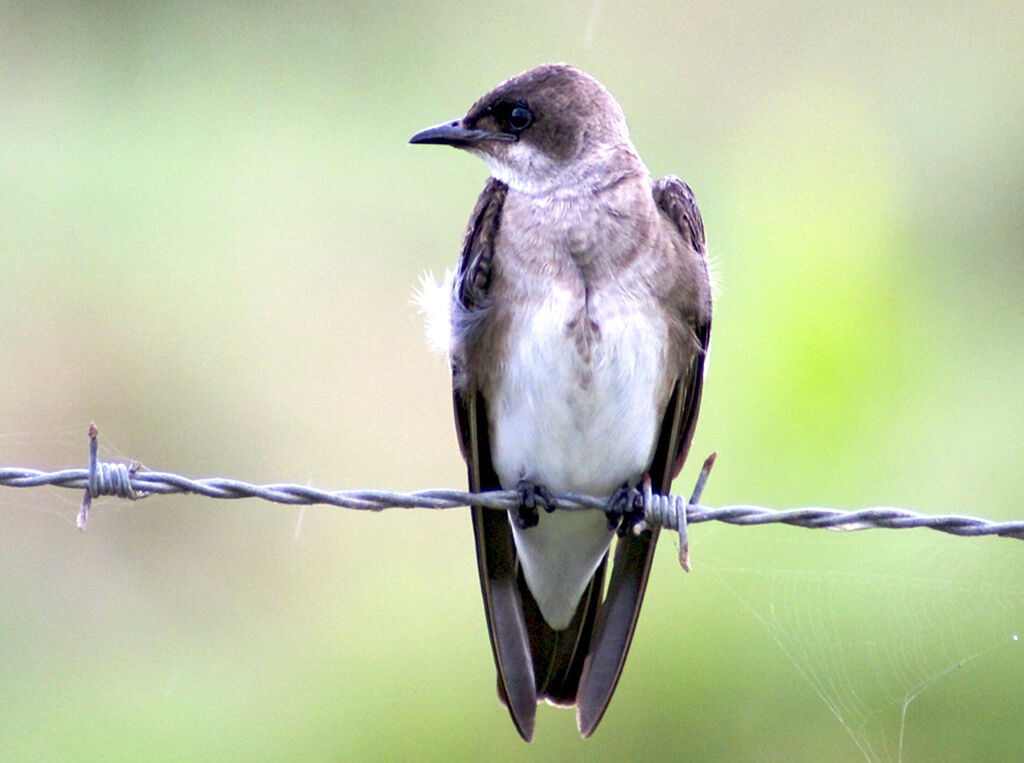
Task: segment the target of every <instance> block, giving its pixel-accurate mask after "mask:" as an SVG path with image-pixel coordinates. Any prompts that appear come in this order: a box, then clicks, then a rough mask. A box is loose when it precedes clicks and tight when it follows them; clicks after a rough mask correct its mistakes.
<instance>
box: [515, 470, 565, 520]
mask: <svg viewBox="0 0 1024 763" xmlns="http://www.w3.org/2000/svg"><path fill="white" fill-rule="evenodd" d="M516 492H517V493H519V508H518V509H517V510H516V512H515V514H514V519H515V523H516V527H518V528H519V529H520V530H526V529H527V528H530V527H536V526H537V523H538V522H540V515H539V514H538V513H537V509H540V508H543V509H544V511H546V512H548V513H549V514H550V513H551V512H552V511H554V510H555V508H557V505H556V503H555V498H554V496H552V495H551V493H550V492H548V489H547V488H546V487H544V486H543V485H537V484H536V483H534V482H531V481H530V480H520V481H519V484H518V485H516Z"/></svg>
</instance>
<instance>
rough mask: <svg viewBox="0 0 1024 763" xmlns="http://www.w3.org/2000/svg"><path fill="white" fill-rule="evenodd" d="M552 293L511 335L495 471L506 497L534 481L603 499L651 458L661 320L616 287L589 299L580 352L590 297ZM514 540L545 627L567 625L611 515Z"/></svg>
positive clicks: (545, 526)
mask: <svg viewBox="0 0 1024 763" xmlns="http://www.w3.org/2000/svg"><path fill="white" fill-rule="evenodd" d="M547 290H548V295H547V297H546V298H545V300H544V301H543V303H539V305H538V303H534V304H535V305H538V308H539V309H535V310H532V311H531V312H530V314H528V315H522V314H521V315H520V316H519V319H518V322H517V323H516V324H515V325H514V326H513V327H512V330H511V335H510V337H509V348H510V353H509V356H508V360H507V364H506V365H505V367H504V368H503V373H502V374H501V376H500V381H499V382H498V388H497V389H496V390H494V391H492V392H491V395H490V398H491V406H490V424H491V437H492V442H491V444H492V459H493V462H494V466H495V470H496V471H497V473H498V476H499V478H500V480H501V483H502V486H503V487H505V488H506V489H511V488H514V487H515V485H516V483H518V482H519V481H520V480H522V479H529V480H531V481H533V482H534V483H536V484H540V485H543V486H544V487H546V488H548V489H549V490H550V491H552V492H555V493H557V492H564V491H575V492H582V493H589V494H592V495H607V494H609V493H611V492H612V491H613V490H614V489H615V488H616V487H618V486H619V485H621V484H622V483H623V482H626V481H630V482H632V481H635V480H637V479H638V478H639V477H640V475H641V474H642V473H643V471H644V470H646V469H647V468H648V466H649V464H650V460H651V458H652V457H653V453H654V447H655V444H656V442H655V440H656V437H657V434H658V427H659V425H660V418H661V416H660V414H661V411H659V410H657V407H658V405H659V404H660V403H659V401H657V400H656V396H657V394H658V390H659V388H660V386H661V385H660V377H661V374H662V373H663V369H662V368H661V365H662V364H663V362H664V360H663V355H662V349H663V347H664V344H665V341H666V335H665V328H664V324H663V323H662V322H661V321H660V320H659V319H657V318H652V317H650V315H651V314H650V311H649V310H648V311H647V312H645V311H644V303H643V302H641V301H640V300H637V299H632V298H627V297H626V295H624V294H623V293H622V292H620V291H615V292H598V293H591V294H590V296H589V299H588V302H587V313H586V315H587V317H588V318H589V320H590V321H592V322H593V323H594V324H595V326H596V329H595V330H594V331H593V332H592V333H591V339H592V342H591V343H590V345H589V350H590V351H589V352H581V348H580V345H579V344H578V342H577V341H576V339H575V338H574V335H573V332H571V331H568V330H567V326H568V325H569V324H570V323H571V322H572V321H573V319H574V318H575V317H577V316H578V315H579V314H580V309H581V307H582V302H581V300H582V297H581V296H580V295H579V294H577V293H573V292H572V291H571V290H569V289H566V288H559V287H557V286H555V285H553V284H547ZM513 532H514V536H515V542H516V547H517V549H518V552H519V556H520V559H521V561H522V565H523V571H524V574H525V576H526V581H527V584H528V585H529V586H530V590H531V591H532V592H533V594H534V597H535V598H536V599H537V603H538V605H539V606H540V609H541V612H542V614H543V615H544V618H545V620H547V622H548V623H549V624H550V625H552V626H553V627H556V628H564V627H566V626H567V625H568V624H569V621H570V620H571V618H572V615H573V614H574V612H575V608H576V605H577V603H578V601H579V597H580V595H581V594H582V592H583V590H584V588H585V587H586V585H587V583H588V581H589V579H590V577H591V576H592V575H593V572H594V570H595V569H596V567H597V565H598V563H599V562H600V560H601V557H602V556H603V554H604V552H605V550H606V549H607V548H608V545H609V543H610V541H611V533H609V531H608V530H607V525H606V520H605V518H604V517H603V516H602V515H601V514H600V513H598V512H568V511H565V512H561V513H559V512H557V511H556V512H555V513H553V514H550V515H546V514H545V515H542V516H541V518H540V525H539V526H538V527H536V528H530V529H528V530H518V529H516V528H515V527H513Z"/></svg>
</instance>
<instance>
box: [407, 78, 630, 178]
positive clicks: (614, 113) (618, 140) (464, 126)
mask: <svg viewBox="0 0 1024 763" xmlns="http://www.w3.org/2000/svg"><path fill="white" fill-rule="evenodd" d="M409 142H410V143H438V144H444V145H449V146H454V147H456V148H463V149H466V150H468V151H471V152H473V153H475V154H477V155H478V156H480V157H481V158H482V159H483V160H484V161H485V162H486V163H487V165H488V167H490V170H491V174H492V175H493V176H494V177H495V178H497V179H498V180H501V181H502V182H504V183H506V184H507V185H508V186H509V187H510V188H513V189H515V190H519V191H524V192H527V193H544V192H550V191H553V190H557V189H559V188H561V187H571V186H578V185H579V184H581V183H582V184H590V183H592V182H595V180H599V179H600V178H601V177H604V176H606V175H607V173H608V171H609V168H610V167H611V168H614V169H618V168H619V167H620V166H621V167H622V168H627V167H626V166H627V165H631V164H632V163H633V162H636V163H637V164H639V159H637V158H636V152H635V150H634V149H633V146H632V144H631V143H630V140H629V132H628V130H627V128H626V119H625V117H624V116H623V114H622V109H620V108H619V105H618V104H617V103H616V102H615V99H614V98H612V97H611V95H610V94H609V93H608V91H607V90H605V89H604V87H603V86H602V85H601V83H599V82H598V81H597V80H595V79H593V78H592V77H588V76H587V75H586V74H584V73H583V72H581V71H580V70H578V69H576V68H574V67H572V66H569V65H567V64H546V65H544V66H539V67H537V68H536V69H531V70H530V71H527V72H524V73H523V74H519V75H517V76H515V77H513V78H511V79H509V80H506V81H505V82H503V83H501V84H500V85H498V87H496V88H494V89H493V90H491V91H490V92H489V93H487V94H486V95H484V96H483V97H482V98H480V99H479V100H478V101H477V102H476V103H474V104H473V106H472V107H471V108H470V109H469V111H468V112H467V113H466V116H464V117H462V119H457V120H453V121H451V122H445V123H444V124H440V125H437V126H435V127H429V128H427V129H426V130H423V131H421V132H418V133H416V134H415V135H413V136H412V138H410V140H409Z"/></svg>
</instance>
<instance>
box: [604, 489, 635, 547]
mask: <svg viewBox="0 0 1024 763" xmlns="http://www.w3.org/2000/svg"><path fill="white" fill-rule="evenodd" d="M604 515H605V516H606V517H607V518H608V529H609V530H615V531H616V532H617V534H618V536H619V537H620V538H623V537H625V535H626V533H628V532H629V531H630V530H631V529H632V527H633V525H635V524H636V523H637V522H639V521H640V520H641V519H643V518H644V496H643V494H642V493H641V492H640V491H639V490H638V489H637V488H636V487H635V486H634V485H630V484H629V483H628V482H623V483H622V484H621V485H619V486H618V487H617V488H615V491H614V492H613V493H612V494H611V497H609V498H608V507H607V508H606V509H605V510H604Z"/></svg>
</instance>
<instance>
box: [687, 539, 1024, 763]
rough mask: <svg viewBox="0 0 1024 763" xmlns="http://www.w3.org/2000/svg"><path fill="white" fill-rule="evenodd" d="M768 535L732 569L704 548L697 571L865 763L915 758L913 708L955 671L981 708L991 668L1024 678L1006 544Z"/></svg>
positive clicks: (920, 727) (1023, 603) (1014, 574)
mask: <svg viewBox="0 0 1024 763" xmlns="http://www.w3.org/2000/svg"><path fill="white" fill-rule="evenodd" d="M748 532H749V531H748ZM715 534H716V533H712V536H714V535H715ZM771 535H772V538H773V540H774V541H776V542H773V543H772V544H771V545H769V546H767V547H765V548H762V547H761V541H758V542H757V546H756V548H754V549H748V550H749V551H751V552H752V554H753V555H754V556H756V557H758V558H756V559H754V558H750V559H746V560H743V561H744V562H748V563H741V564H740V565H739V566H737V565H734V564H719V563H717V559H724V558H730V561H732V560H736V559H737V556H736V554H735V549H733V548H731V547H730V550H729V552H728V554H729V556H728V557H726V556H725V555H720V554H718V553H714V552H713V551H711V550H710V549H709V548H708V547H707V546H708V545H714V544H713V542H712V543H711V544H707V543H702V546H705V547H704V548H702V549H701V550H700V554H699V558H700V570H701V571H702V572H705V571H706V572H708V573H710V575H711V576H713V577H714V578H716V579H717V580H718V581H719V582H720V583H721V584H722V585H723V586H724V587H725V588H726V589H727V590H728V591H729V592H730V593H731V594H732V595H733V596H734V597H735V598H736V599H737V600H738V601H739V602H740V604H741V605H742V607H743V609H744V610H746V611H747V612H748V613H750V614H751V615H752V616H753V617H754V618H755V620H756V622H757V623H759V624H760V626H762V627H763V628H764V630H765V631H766V632H767V633H768V635H769V636H770V638H771V639H772V641H774V643H775V644H776V645H777V647H778V648H779V650H781V652H782V653H783V654H784V655H785V657H786V658H787V659H788V660H789V662H790V663H791V664H792V665H793V666H794V668H795V669H796V670H797V672H798V673H799V674H800V676H801V677H802V678H803V679H804V681H806V683H807V684H808V685H809V686H810V687H811V689H813V691H814V693H815V694H816V695H817V696H818V697H819V698H820V700H821V701H822V702H823V703H824V704H825V706H826V707H827V708H828V710H829V711H830V712H831V714H832V715H833V716H834V717H835V718H836V719H837V720H838V722H839V723H840V724H841V725H842V727H843V728H844V729H845V731H846V733H847V734H848V735H849V737H850V738H851V739H852V741H853V743H854V744H855V745H856V748H857V749H858V750H859V751H860V753H861V754H862V755H863V757H864V758H865V759H866V760H870V761H892V760H897V761H901V760H904V759H905V758H915V759H917V758H919V757H920V753H915V752H914V751H915V750H920V748H921V747H922V746H923V745H924V742H923V738H924V737H925V736H927V734H928V733H929V731H928V726H927V723H928V721H927V720H924V719H919V718H918V717H916V716H915V713H914V709H915V703H917V701H918V700H919V699H921V698H922V697H923V696H926V695H932V694H933V695H936V696H937V700H936V701H939V702H942V701H949V700H948V697H946V696H944V692H943V688H942V687H943V684H944V680H946V679H951V674H953V673H955V672H957V671H961V670H963V671H972V678H973V679H974V680H975V681H976V682H977V683H976V684H975V685H976V686H977V685H978V684H980V686H981V688H980V691H979V694H980V695H981V696H982V702H983V703H984V702H985V699H984V695H985V694H986V692H987V688H988V685H989V684H992V683H995V682H997V681H998V679H995V680H993V679H992V678H990V677H989V676H988V675H987V674H988V673H989V672H990V670H991V669H992V668H993V667H997V668H1000V669H1006V668H1012V670H1013V671H1015V672H1016V674H1017V675H1019V674H1020V669H1021V662H1022V658H1024V651H1021V650H1020V649H1014V648H1013V647H1014V645H1016V644H1017V643H1018V633H1019V632H1020V631H1019V629H1020V628H1022V627H1024V586H1022V585H1021V584H1020V572H1021V570H1022V569H1024V567H1022V564H1021V559H1022V557H1021V553H1022V551H1024V549H1021V548H1018V547H1016V546H1014V542H1013V541H1009V540H1004V539H997V538H989V539H968V538H946V537H942V536H938V535H936V534H933V533H926V532H923V531H920V530H917V531H895V532H886V531H871V532H868V533H857V534H851V533H819V532H815V533H814V537H813V538H812V537H811V536H809V535H807V534H806V533H802V532H799V531H794V530H790V531H789V533H788V535H787V534H786V532H785V530H781V532H774V531H773V532H772V533H771ZM748 538H749V536H748ZM705 540H708V539H705ZM730 546H731V544H730ZM808 549H811V550H810V551H809V550H808ZM744 555H746V554H744ZM794 560H799V561H794ZM1000 672H1001V671H1000ZM953 683H955V682H953ZM991 693H992V694H993V695H998V691H996V690H995V689H993V691H992V692H991ZM993 699H994V697H993ZM979 710H981V711H983V712H988V713H990V714H998V713H1000V712H1006V711H1005V710H1000V709H998V708H994V707H989V708H988V710H987V711H986V710H985V707H982V708H977V707H973V708H968V709H965V712H964V713H963V719H964V720H965V721H966V722H970V720H971V717H972V714H974V715H975V716H978V713H979ZM1016 742H1017V744H1018V746H1019V744H1020V743H1021V739H1020V738H1019V737H1018V739H1017V740H1016Z"/></svg>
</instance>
